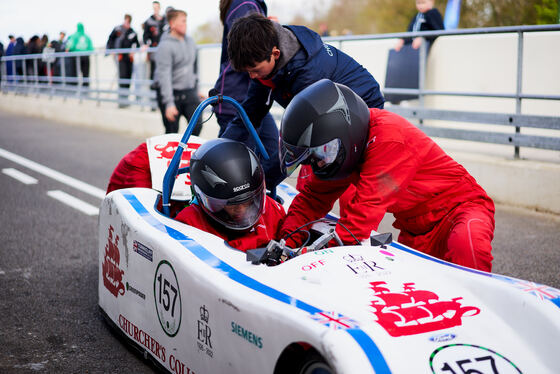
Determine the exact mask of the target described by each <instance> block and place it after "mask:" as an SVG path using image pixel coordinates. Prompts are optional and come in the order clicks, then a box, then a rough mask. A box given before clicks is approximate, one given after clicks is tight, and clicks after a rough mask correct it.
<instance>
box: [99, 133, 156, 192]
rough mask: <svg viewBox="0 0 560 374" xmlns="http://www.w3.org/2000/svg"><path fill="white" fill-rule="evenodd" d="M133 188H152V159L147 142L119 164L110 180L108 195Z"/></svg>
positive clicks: (127, 155)
mask: <svg viewBox="0 0 560 374" xmlns="http://www.w3.org/2000/svg"><path fill="white" fill-rule="evenodd" d="M132 187H146V188H152V174H151V173H150V158H149V157H148V148H147V146H146V143H145V142H144V143H142V144H140V145H139V146H138V147H136V148H135V149H133V150H132V151H130V152H129V153H128V154H126V155H125V156H124V157H123V158H122V160H121V161H120V162H119V164H118V165H117V167H116V168H115V170H114V171H113V174H111V178H110V179H109V185H108V186H107V193H109V192H111V191H114V190H120V189H121V188H132Z"/></svg>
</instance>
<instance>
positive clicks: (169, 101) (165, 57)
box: [154, 32, 198, 108]
mask: <svg viewBox="0 0 560 374" xmlns="http://www.w3.org/2000/svg"><path fill="white" fill-rule="evenodd" d="M155 55H156V56H155V58H156V71H155V73H154V80H155V81H156V82H157V84H158V86H159V89H160V93H161V97H162V101H163V104H164V105H165V107H166V108H167V107H169V106H171V105H175V104H174V98H173V90H188V89H196V88H197V83H198V77H197V76H196V43H195V42H194V40H193V38H191V37H190V36H185V38H184V39H182V40H179V39H177V38H175V37H174V36H171V34H170V33H169V32H166V33H165V34H163V36H162V37H161V40H160V42H159V47H158V50H157V51H156V53H155Z"/></svg>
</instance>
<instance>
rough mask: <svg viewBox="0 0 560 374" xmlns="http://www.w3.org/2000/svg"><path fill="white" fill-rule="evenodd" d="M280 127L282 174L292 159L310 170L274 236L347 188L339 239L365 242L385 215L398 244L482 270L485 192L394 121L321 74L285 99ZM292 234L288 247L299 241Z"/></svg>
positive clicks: (487, 243)
mask: <svg viewBox="0 0 560 374" xmlns="http://www.w3.org/2000/svg"><path fill="white" fill-rule="evenodd" d="M281 134H282V138H281V143H282V147H281V157H282V163H283V165H284V166H285V167H286V168H287V172H288V173H289V172H290V171H293V170H294V169H295V168H296V167H297V166H298V165H299V164H301V163H309V164H311V167H312V170H313V173H312V174H311V176H310V178H308V179H309V181H308V183H307V184H306V185H305V188H304V189H303V190H302V191H301V193H300V194H299V195H297V196H296V197H295V199H294V201H293V202H292V204H291V206H290V209H289V211H288V215H287V217H286V220H285V221H284V224H283V226H282V229H281V232H280V234H281V236H284V235H286V234H288V233H290V232H292V231H293V230H295V229H296V228H297V227H299V226H300V225H302V224H305V223H307V222H310V221H313V220H314V219H318V218H321V217H324V216H325V214H326V213H328V211H329V210H330V209H332V206H333V204H334V202H335V201H336V199H337V198H339V197H340V196H341V195H342V193H343V192H344V191H346V190H347V189H348V186H350V185H354V186H355V188H356V190H357V192H356V193H355V194H354V195H353V199H352V200H351V201H350V202H349V203H348V205H347V208H346V209H345V210H344V212H342V213H341V216H340V219H339V221H338V223H339V225H337V227H336V232H337V233H338V235H339V236H340V238H341V239H342V242H343V243H345V244H353V243H356V240H358V241H363V240H365V239H368V238H369V236H370V233H371V231H372V230H376V229H377V227H378V225H379V222H380V221H381V219H382V218H383V216H384V214H385V212H390V213H393V215H394V216H395V219H396V220H395V223H394V224H393V226H394V227H395V228H397V229H399V230H400V235H399V242H400V243H403V244H405V245H408V246H411V247H412V248H414V249H417V250H419V251H422V252H424V253H427V254H429V255H431V256H435V257H438V258H441V259H443V260H446V261H451V262H453V263H456V264H459V265H463V266H468V267H471V268H475V269H480V270H484V271H490V270H491V269H492V254H491V250H492V246H491V241H492V238H493V235H494V203H493V202H492V199H490V198H489V197H488V195H487V194H486V192H485V191H484V190H483V189H482V187H480V186H479V185H478V184H477V183H476V181H475V179H474V178H473V177H472V176H471V175H470V174H469V173H468V172H467V171H466V170H465V169H464V168H463V167H462V166H461V165H459V164H458V163H457V162H456V161H455V160H453V159H452V158H451V157H449V156H448V155H447V154H446V153H445V152H444V151H443V150H442V149H441V148H439V147H438V146H437V145H436V144H435V143H434V142H433V141H432V140H431V139H430V138H429V137H428V136H426V135H425V134H424V133H423V132H422V131H420V130H419V129H418V128H416V127H415V126H413V125H412V124H411V123H409V122H408V121H406V120H405V119H404V118H402V117H400V116H398V115H396V114H394V113H391V112H389V111H386V110H382V109H371V108H370V109H368V106H367V104H366V103H365V102H364V101H363V100H362V99H361V98H360V97H359V96H358V95H356V94H355V93H354V92H352V90H350V89H349V88H348V87H346V86H344V85H341V84H336V83H333V82H332V81H330V80H327V79H324V80H321V81H319V82H316V83H315V84H313V85H311V86H309V87H307V88H306V89H305V90H303V91H301V92H300V93H298V94H297V95H296V96H295V97H294V99H293V100H292V102H291V103H290V104H289V105H288V107H287V108H286V112H285V113H284V116H283V117H282V125H281ZM343 228H344V229H343ZM346 230H348V231H346ZM297 235H298V234H296V235H293V236H292V237H291V238H290V239H288V245H290V246H292V247H298V246H299V245H300V241H301V238H298V237H297Z"/></svg>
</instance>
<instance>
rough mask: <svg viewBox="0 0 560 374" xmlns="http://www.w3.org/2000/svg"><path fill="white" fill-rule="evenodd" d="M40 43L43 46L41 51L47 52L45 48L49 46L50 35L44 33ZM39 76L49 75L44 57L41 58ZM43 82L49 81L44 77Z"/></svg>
mask: <svg viewBox="0 0 560 374" xmlns="http://www.w3.org/2000/svg"><path fill="white" fill-rule="evenodd" d="M39 45H40V47H41V53H43V52H45V48H49V37H48V36H47V34H43V36H42V37H41V40H40V43H39ZM39 76H42V77H45V76H47V62H46V61H45V60H44V58H41V60H39ZM41 83H47V82H46V81H45V80H44V79H42V80H41Z"/></svg>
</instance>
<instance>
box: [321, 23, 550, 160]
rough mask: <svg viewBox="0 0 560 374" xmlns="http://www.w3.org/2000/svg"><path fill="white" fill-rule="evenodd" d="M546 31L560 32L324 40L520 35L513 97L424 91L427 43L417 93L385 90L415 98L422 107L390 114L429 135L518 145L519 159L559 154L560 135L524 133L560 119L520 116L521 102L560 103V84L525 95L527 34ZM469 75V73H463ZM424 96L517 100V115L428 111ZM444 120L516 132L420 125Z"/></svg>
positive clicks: (524, 29) (519, 29)
mask: <svg viewBox="0 0 560 374" xmlns="http://www.w3.org/2000/svg"><path fill="white" fill-rule="evenodd" d="M542 31H560V25H537V26H508V27H490V28H476V29H458V30H440V31H422V32H407V33H391V34H380V35H359V36H349V37H337V38H325V42H330V43H333V42H336V43H338V47H339V49H342V48H343V45H344V42H347V41H352V42H355V41H357V40H362V41H372V40H384V39H395V38H414V37H422V38H424V41H425V39H426V38H430V37H435V36H438V37H442V36H453V35H480V34H505V33H516V34H517V70H516V90H515V92H512V93H503V92H495V93H488V92H460V91H439V90H429V89H426V62H427V55H428V50H427V43H425V42H423V43H422V44H421V46H420V50H419V57H418V58H419V61H418V66H419V72H418V89H407V88H387V87H386V88H385V89H384V90H383V93H384V94H404V95H417V96H418V98H419V100H418V102H419V106H418V107H415V108H411V107H402V106H398V105H396V106H391V107H390V108H388V109H389V110H391V111H393V112H395V113H398V114H400V115H402V116H404V117H407V118H409V119H416V120H417V121H418V123H419V125H420V126H421V128H422V130H423V131H424V132H425V133H427V134H428V135H430V136H435V137H442V138H451V139H460V140H472V141H477V142H486V143H494V144H507V145H513V146H514V157H515V158H519V148H520V147H531V148H540V149H549V150H556V151H558V150H560V136H558V137H556V136H535V135H525V134H521V128H522V127H531V128H541V129H549V130H560V118H558V117H552V116H539V115H525V114H522V113H521V108H522V106H521V104H522V100H523V99H535V100H560V82H558V83H557V84H558V85H559V86H558V87H559V94H557V95H535V94H526V93H524V92H523V86H522V83H523V52H524V34H525V33H531V32H542ZM465 73H468V72H465ZM426 96H460V97H479V98H505V99H515V113H487V112H475V111H453V110H436V109H430V108H426V107H425V97H426ZM426 119H429V120H444V121H449V122H469V123H478V124H485V125H487V124H490V125H506V126H513V127H514V128H515V132H514V133H512V134H507V133H502V132H491V131H477V130H458V129H450V128H442V127H430V126H422V125H423V123H424V120H426Z"/></svg>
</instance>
